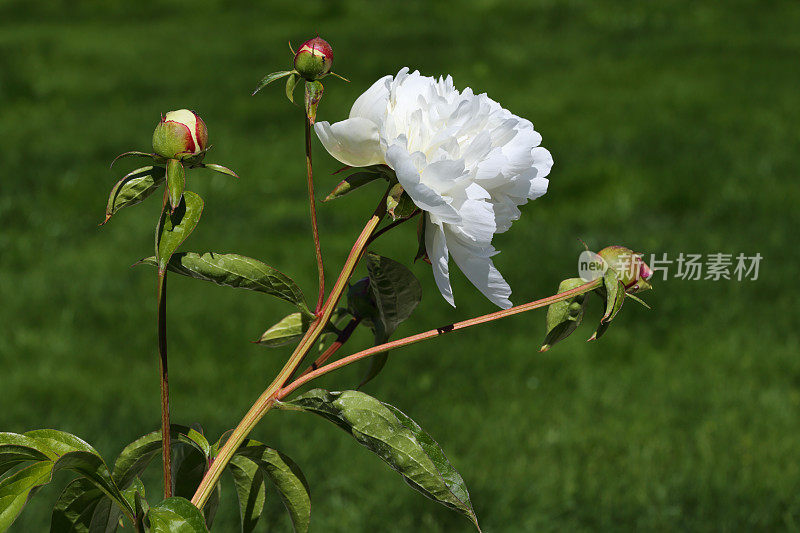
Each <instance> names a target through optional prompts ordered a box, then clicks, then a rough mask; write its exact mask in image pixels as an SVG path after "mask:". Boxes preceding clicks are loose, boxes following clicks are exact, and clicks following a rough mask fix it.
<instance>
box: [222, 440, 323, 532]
mask: <svg viewBox="0 0 800 533" xmlns="http://www.w3.org/2000/svg"><path fill="white" fill-rule="evenodd" d="M236 456H237V457H242V458H247V459H248V460H250V461H253V462H254V463H255V464H256V465H258V466H259V468H260V469H261V470H262V472H263V474H264V476H265V477H266V478H267V479H269V481H270V482H271V483H272V484H273V485H275V488H276V489H278V494H280V497H281V500H282V501H283V504H284V505H285V506H286V510H287V511H288V512H289V517H290V518H291V520H292V524H293V525H294V530H295V531H296V532H297V533H305V532H306V531H308V527H309V524H310V522H311V497H310V494H309V489H308V483H307V482H306V478H305V476H303V473H302V472H301V471H300V467H298V466H297V464H295V462H294V461H292V460H291V459H290V458H289V457H287V456H286V455H284V454H282V453H281V452H279V451H277V450H274V449H272V448H270V447H268V446H265V445H264V444H262V443H260V442H258V441H254V440H250V439H248V440H246V441H244V442H243V443H242V445H241V446H239V449H238V450H236ZM239 464H241V463H239Z"/></svg>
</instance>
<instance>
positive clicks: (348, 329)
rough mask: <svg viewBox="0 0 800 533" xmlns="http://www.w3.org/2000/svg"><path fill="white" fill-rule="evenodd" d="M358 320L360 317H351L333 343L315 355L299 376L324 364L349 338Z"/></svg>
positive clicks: (359, 320)
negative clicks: (314, 359) (317, 355)
mask: <svg viewBox="0 0 800 533" xmlns="http://www.w3.org/2000/svg"><path fill="white" fill-rule="evenodd" d="M360 322H361V319H360V318H353V319H352V320H350V322H348V323H347V326H345V328H344V329H343V330H342V332H341V333H340V334H339V336H338V337H337V338H336V340H335V341H334V342H333V344H331V345H330V346H328V349H327V350H325V351H324V352H322V354H321V355H320V356H319V357H317V359H316V361H314V362H313V363H311V365H310V366H309V367H308V368H306V369H305V371H304V372H303V373H302V374H300V377H302V376H305V375H306V374H308V373H309V372H312V371H314V370H316V369H318V368H319V367H321V366H322V365H324V364H325V361H327V360H328V359H330V357H331V356H332V355H333V354H335V353H336V352H337V351H338V350H339V348H341V347H342V346H343V345H344V343H346V342H347V341H348V339H350V335H352V334H353V332H354V331H355V330H356V328H357V327H358V324H359V323H360Z"/></svg>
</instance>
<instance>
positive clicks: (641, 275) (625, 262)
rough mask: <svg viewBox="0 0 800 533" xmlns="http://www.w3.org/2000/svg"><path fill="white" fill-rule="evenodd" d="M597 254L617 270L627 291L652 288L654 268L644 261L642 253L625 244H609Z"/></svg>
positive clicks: (633, 291)
mask: <svg viewBox="0 0 800 533" xmlns="http://www.w3.org/2000/svg"><path fill="white" fill-rule="evenodd" d="M597 255H598V256H599V257H600V258H601V259H602V260H603V261H605V264H606V265H607V266H608V267H609V268H612V269H614V270H615V271H616V273H617V276H618V277H619V280H620V281H621V282H622V284H623V285H625V291H626V292H629V293H635V292H641V291H645V290H647V289H650V288H652V285H650V283H649V281H650V278H652V277H653V270H652V269H651V268H650V267H649V266H647V263H645V262H644V259H642V254H640V253H636V252H634V251H632V250H630V249H628V248H625V247H624V246H607V247H605V248H603V249H602V250H600V251H599V252H598V253H597Z"/></svg>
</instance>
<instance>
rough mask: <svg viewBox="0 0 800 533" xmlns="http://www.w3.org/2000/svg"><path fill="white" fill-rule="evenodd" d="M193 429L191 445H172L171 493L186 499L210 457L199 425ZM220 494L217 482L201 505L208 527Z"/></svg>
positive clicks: (215, 511) (214, 513)
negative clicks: (204, 502)
mask: <svg viewBox="0 0 800 533" xmlns="http://www.w3.org/2000/svg"><path fill="white" fill-rule="evenodd" d="M194 431H196V433H195V432H194ZM194 431H193V432H192V436H193V437H194V439H193V444H192V445H189V446H180V445H178V446H173V447H172V472H173V475H172V482H173V494H174V495H175V496H180V497H181V498H186V499H191V497H192V496H193V495H194V493H195V491H196V490H197V487H198V486H199V485H200V481H202V479H203V476H204V475H205V473H206V472H207V471H208V466H209V458H210V456H209V453H210V450H209V448H208V443H207V442H206V440H205V438H204V437H203V438H202V440H200V438H199V437H198V436H202V433H200V431H201V430H200V429H199V426H198V427H197V428H194ZM178 443H180V441H178ZM220 495H221V494H220V484H219V483H217V484H216V485H215V487H214V491H213V492H212V493H211V496H210V498H209V499H208V501H207V502H206V504H205V505H204V506H203V515H204V516H205V518H206V526H207V527H208V528H211V525H212V524H213V523H214V517H215V515H216V513H217V508H218V507H219V501H220Z"/></svg>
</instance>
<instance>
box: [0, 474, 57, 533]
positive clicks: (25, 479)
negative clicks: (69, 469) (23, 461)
mask: <svg viewBox="0 0 800 533" xmlns="http://www.w3.org/2000/svg"><path fill="white" fill-rule="evenodd" d="M52 474H53V463H52V462H51V461H39V462H36V463H33V464H31V465H29V466H26V467H25V468H23V469H22V470H20V471H18V472H15V473H14V474H12V475H10V476H8V477H6V478H3V479H2V480H0V531H5V530H7V529H8V528H10V527H11V524H12V523H13V522H14V520H16V519H17V517H18V516H19V514H20V513H21V512H22V509H23V508H24V507H25V504H26V503H28V499H30V498H31V497H32V496H33V495H34V494H35V493H36V491H37V490H38V489H39V488H40V487H41V486H42V485H46V484H47V483H49V482H50V479H51V478H52Z"/></svg>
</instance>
